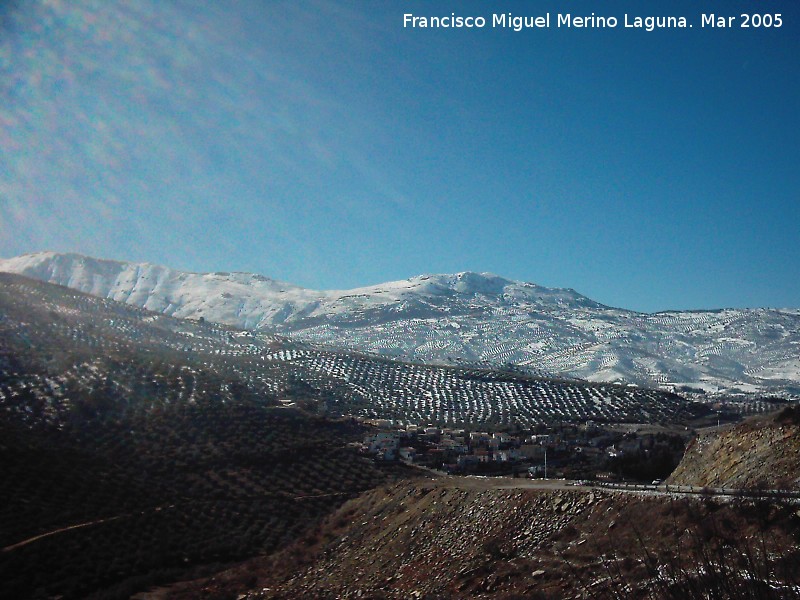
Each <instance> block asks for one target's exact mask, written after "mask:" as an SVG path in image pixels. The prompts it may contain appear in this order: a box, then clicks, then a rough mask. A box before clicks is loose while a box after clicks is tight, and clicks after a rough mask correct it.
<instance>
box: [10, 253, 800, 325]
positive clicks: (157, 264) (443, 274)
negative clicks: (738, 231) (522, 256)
mask: <svg viewBox="0 0 800 600" xmlns="http://www.w3.org/2000/svg"><path fill="white" fill-rule="evenodd" d="M41 255H54V256H74V257H79V258H86V259H91V260H94V261H98V262H111V263H116V264H123V265H149V266H152V267H159V268H163V269H168V270H170V271H178V272H180V273H186V274H189V275H222V274H239V275H252V276H255V277H262V278H265V279H269V280H270V281H273V282H275V283H280V284H286V285H289V286H293V287H295V288H299V289H302V290H305V291H309V292H328V293H330V292H350V291H354V290H362V289H366V288H373V287H379V286H381V285H387V284H391V283H400V282H403V281H411V280H413V279H419V278H422V277H454V276H458V275H469V274H471V275H480V276H483V277H487V278H488V277H492V278H497V279H501V280H503V281H507V282H509V283H511V284H521V285H529V286H535V287H538V288H542V289H545V290H553V291H564V292H572V293H574V294H577V295H578V296H581V297H583V298H586V299H587V300H590V301H592V302H594V303H596V304H599V305H601V306H603V307H605V308H608V309H613V310H621V311H625V312H631V313H637V314H644V315H657V314H661V313H696V312H720V311H725V310H751V311H755V310H774V311H800V307H793V306H747V307H733V306H721V307H715V308H687V309H670V308H668V309H662V310H655V311H643V310H635V309H631V308H624V307H621V306H612V305H610V304H604V303H603V302H600V301H598V300H595V299H593V298H591V297H589V296H587V295H585V294H583V293H581V292H579V291H577V289H575V288H574V287H560V286H552V287H551V286H546V285H541V284H538V283H536V282H533V281H527V280H523V279H512V278H508V277H505V276H502V275H498V274H497V273H495V272H493V271H472V270H464V271H455V272H450V273H446V272H439V273H434V272H427V273H418V274H416V275H412V276H411V277H406V278H403V279H387V280H383V281H379V282H378V283H372V284H367V285H359V286H356V287H351V288H347V287H342V288H327V289H325V288H311V287H305V286H302V285H298V284H296V283H292V282H291V281H286V280H283V279H275V278H273V277H271V276H269V275H265V274H263V273H259V272H256V271H238V270H232V271H195V270H188V269H182V268H178V267H173V266H170V265H167V264H163V263H161V262H151V261H148V260H141V261H136V260H128V259H117V258H105V257H98V256H94V255H90V254H84V253H82V252H77V251H57V250H39V251H33V252H24V253H22V254H18V255H16V256H11V257H0V267H2V263H3V262H6V261H13V260H15V259H19V258H24V257H35V256H41ZM0 270H2V269H0Z"/></svg>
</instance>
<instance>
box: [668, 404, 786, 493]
mask: <svg viewBox="0 0 800 600" xmlns="http://www.w3.org/2000/svg"><path fill="white" fill-rule="evenodd" d="M668 482H669V483H674V484H677V485H693V486H707V487H713V488H721V487H729V488H755V487H765V488H768V489H800V410H799V409H797V408H794V409H793V408H786V409H784V411H783V412H781V413H778V414H777V415H774V416H770V417H760V418H756V419H752V420H748V421H746V422H744V423H741V424H739V425H736V426H733V427H729V428H723V429H721V430H716V431H708V432H704V433H701V434H700V435H699V436H698V437H697V438H695V440H693V441H692V443H691V444H690V445H689V447H688V448H687V450H686V454H685V456H684V458H683V460H682V461H681V463H680V464H679V465H678V468H677V469H676V470H675V472H674V473H673V474H672V476H671V477H670V478H669V480H668Z"/></svg>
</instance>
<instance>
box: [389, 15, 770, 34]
mask: <svg viewBox="0 0 800 600" xmlns="http://www.w3.org/2000/svg"><path fill="white" fill-rule="evenodd" d="M695 25H697V26H698V27H702V28H728V27H740V28H753V29H757V28H775V29H777V28H779V27H782V26H783V18H782V15H781V14H780V13H738V14H726V15H720V14H717V13H700V14H697V15H695V16H693V17H686V16H642V15H629V14H627V13H625V14H624V15H621V16H613V15H597V14H595V13H591V14H589V15H574V14H572V13H554V14H551V13H549V12H548V13H544V14H541V15H533V16H520V15H514V14H512V13H493V14H491V15H489V16H482V15H458V14H456V13H454V12H453V13H449V14H444V15H435V16H419V15H415V14H413V13H404V14H403V27H404V28H406V29H427V28H430V29H484V28H495V29H509V30H512V31H522V30H525V29H548V28H551V27H552V28H568V29H615V28H617V27H619V28H630V29H643V30H645V31H654V30H656V29H671V28H675V29H684V28H689V27H694V26H695Z"/></svg>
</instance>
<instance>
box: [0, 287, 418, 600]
mask: <svg viewBox="0 0 800 600" xmlns="http://www.w3.org/2000/svg"><path fill="white" fill-rule="evenodd" d="M275 343H277V342H276V341H275V340H271V339H262V340H251V339H249V338H248V336H237V335H236V333H235V332H233V331H231V330H227V329H224V328H221V327H219V326H215V325H206V324H199V323H180V322H179V321H177V320H175V319H171V318H168V317H162V316H158V315H152V314H150V313H147V312H145V311H141V310H137V309H132V308H131V307H127V306H124V305H119V304H117V303H114V302H111V301H101V300H98V299H96V298H92V297H89V296H85V295H83V294H77V293H75V292H72V291H70V290H66V289H65V288H59V287H57V286H50V285H42V284H41V283H38V282H32V281H28V280H24V279H23V278H17V277H12V276H3V277H2V278H0V580H2V582H3V583H2V593H0V595H2V596H3V597H4V598H6V597H7V598H52V597H61V598H83V597H86V596H87V595H89V594H94V593H97V594H100V597H107V598H127V597H129V596H130V594H131V593H132V592H134V591H137V590H139V589H143V588H144V587H147V586H149V585H151V584H154V583H159V582H168V581H172V580H174V579H176V578H180V577H183V576H185V575H186V574H192V573H195V574H197V573H199V572H203V571H206V570H209V569H210V570H214V569H218V568H219V565H221V564H225V563H227V562H229V561H232V560H239V559H242V558H246V557H249V556H253V555H255V554H260V553H268V552H272V551H274V550H276V549H277V548H279V547H283V546H285V545H286V544H287V543H289V542H291V541H292V540H294V539H296V538H297V536H298V535H300V534H301V533H302V532H303V531H304V530H305V529H306V528H307V527H309V526H310V525H313V524H314V523H315V522H317V521H318V520H319V519H320V518H322V517H323V516H324V515H326V514H328V513H329V512H330V511H331V510H333V509H334V508H335V507H336V506H338V505H339V504H341V503H342V502H344V501H345V500H346V499H347V498H350V497H353V496H355V495H357V494H358V493H359V492H361V491H363V490H367V489H371V488H373V487H375V486H376V485H380V484H383V483H386V482H387V481H393V480H397V479H398V478H402V477H406V476H407V473H406V471H405V470H404V469H402V468H401V467H399V466H382V467H379V466H378V465H376V464H375V463H374V462H372V461H370V460H367V459H366V458H363V457H361V456H359V455H358V454H357V453H356V452H355V451H354V450H353V449H352V448H351V446H350V444H351V443H352V442H356V441H359V440H361V439H363V436H364V434H365V431H366V430H365V429H364V428H363V427H361V426H359V425H357V424H355V423H352V422H350V421H349V420H346V421H331V420H326V419H322V418H320V417H316V416H311V415H309V414H307V413H305V412H302V411H300V410H298V409H295V408H286V407H284V406H282V404H281V403H280V402H278V401H277V400H276V398H275V397H274V396H273V395H272V394H271V393H270V391H269V389H270V387H269V386H267V385H266V384H265V383H264V381H265V379H266V378H268V377H269V373H268V369H266V368H262V369H261V370H260V377H261V378H260V379H259V378H257V377H255V376H253V371H248V370H247V369H245V368H240V367H238V366H236V365H235V364H234V362H235V361H234V360H233V359H232V358H231V357H236V360H245V359H246V357H248V356H251V355H252V354H253V353H254V352H255V351H256V349H260V350H259V351H261V350H264V349H265V348H267V349H268V348H270V347H271V346H272V345H273V344H275ZM295 391H296V390H294V391H293V390H292V389H287V390H284V396H282V397H284V398H285V397H286V395H287V394H288V395H291V394H295ZM289 397H291V398H292V399H293V400H296V401H297V402H298V403H300V404H302V403H303V402H304V401H310V402H311V403H312V404H313V402H315V400H314V399H313V398H306V397H305V396H303V395H302V393H301V392H297V393H296V394H295V395H291V396H289Z"/></svg>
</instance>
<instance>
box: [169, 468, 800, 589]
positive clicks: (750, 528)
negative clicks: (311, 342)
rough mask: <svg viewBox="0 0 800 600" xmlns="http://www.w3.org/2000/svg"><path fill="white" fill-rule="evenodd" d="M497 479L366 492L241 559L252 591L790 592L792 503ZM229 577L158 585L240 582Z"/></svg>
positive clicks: (799, 520)
mask: <svg viewBox="0 0 800 600" xmlns="http://www.w3.org/2000/svg"><path fill="white" fill-rule="evenodd" d="M497 486H498V484H497V483H495V482H492V481H491V480H483V481H480V480H478V481H474V480H473V481H469V480H464V479H460V480H457V479H441V480H424V481H420V482H417V483H416V484H413V485H409V484H408V483H405V484H399V485H396V486H393V487H391V488H385V489H381V490H374V491H372V492H368V493H366V494H364V495H362V496H361V497H360V498H358V499H355V500H352V501H350V502H348V503H346V504H345V505H344V506H342V508H341V509H340V510H339V511H338V512H337V513H335V514H334V515H333V516H332V517H331V518H329V519H328V520H327V521H326V522H325V524H324V525H323V526H322V527H321V528H319V529H318V530H316V531H314V532H312V533H311V534H309V535H308V536H307V537H306V538H304V539H301V540H300V541H299V542H298V543H297V544H295V545H294V546H292V547H290V548H289V549H287V550H286V551H284V552H283V553H279V554H278V555H275V556H273V557H271V558H269V559H264V561H263V562H261V563H258V564H251V565H249V566H247V567H243V568H242V569H241V570H240V571H239V576H240V577H244V576H245V575H247V576H248V577H249V581H248V584H249V585H250V587H251V590H252V591H251V592H249V594H248V596H247V597H248V598H250V599H275V598H523V597H524V598H567V597H578V598H579V597H584V598H586V597H588V598H616V597H626V598H664V597H677V596H681V597H684V598H686V597H689V598H691V597H703V596H699V595H697V594H695V595H692V589H694V590H695V591H696V590H699V589H704V590H705V591H706V592H708V593H711V596H708V597H727V598H736V597H751V598H761V597H764V598H773V597H774V598H778V597H781V598H792V597H797V595H798V594H797V592H796V590H797V589H798V588H796V587H791V586H793V585H796V581H795V579H796V576H795V575H794V574H795V573H800V569H798V565H800V563H798V556H797V542H798V540H799V539H800V517H798V515H797V514H796V507H793V506H785V505H783V506H781V505H774V506H770V505H766V504H764V505H760V506H756V505H754V504H749V503H739V504H718V503H716V502H714V501H712V500H710V499H705V500H701V499H691V500H690V499H673V498H669V497H663V496H637V495H631V494H621V493H610V492H601V491H596V490H595V491H588V490H579V491H578V490H576V491H563V490H562V491H537V490H526V489H502V488H500V487H497ZM767 555H769V556H771V558H769V559H767V558H765V556H767ZM745 574H748V575H745ZM765 580H768V581H771V582H772V584H771V587H770V586H768V585H766V584H764V583H763V581H765ZM223 581H224V578H219V579H217V580H216V581H212V582H210V583H209V582H208V581H206V582H204V584H203V585H202V586H199V587H195V588H193V589H189V590H184V594H188V595H184V596H180V595H170V594H167V595H165V596H161V597H186V598H188V597H193V598H202V597H221V596H219V595H218V594H220V593H221V592H222V590H223V589H226V590H227V591H228V592H232V591H233V590H234V589H236V587H237V586H235V585H232V584H231V580H230V579H229V580H228V581H227V582H226V585H228V587H227V588H226V587H224V586H222V587H220V584H221V583H222V582H223ZM787 583H788V584H791V585H788V584H787ZM743 586H749V587H750V589H749V590H746V593H747V594H750V595H749V596H747V595H744V596H743V595H741V594H740V593H739V592H744V591H745V590H744V589H743ZM240 589H241V588H240ZM204 594H205V596H204Z"/></svg>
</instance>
